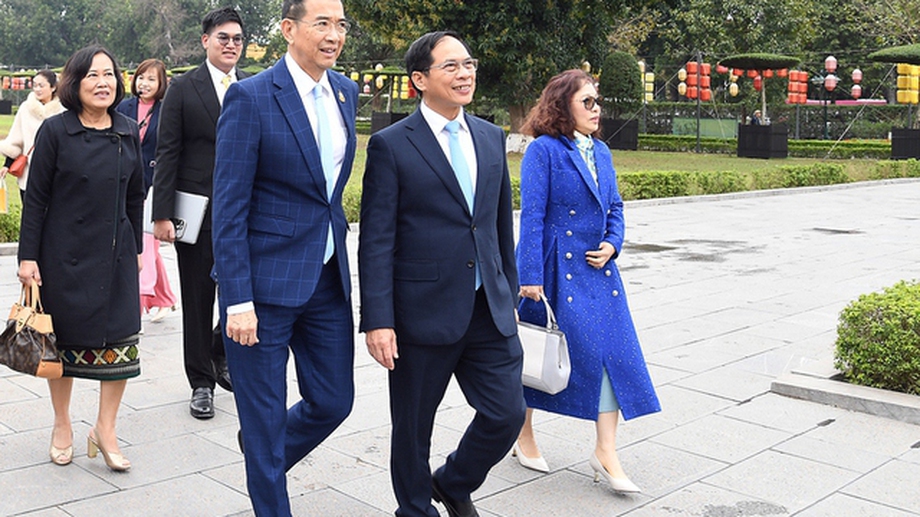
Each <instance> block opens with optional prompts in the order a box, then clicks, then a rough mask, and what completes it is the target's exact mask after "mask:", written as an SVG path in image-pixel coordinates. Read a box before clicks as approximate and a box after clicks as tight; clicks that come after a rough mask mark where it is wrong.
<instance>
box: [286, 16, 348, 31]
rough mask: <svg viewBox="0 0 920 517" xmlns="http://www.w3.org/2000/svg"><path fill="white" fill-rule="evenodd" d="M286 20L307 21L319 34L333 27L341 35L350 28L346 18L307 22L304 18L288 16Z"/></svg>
mask: <svg viewBox="0 0 920 517" xmlns="http://www.w3.org/2000/svg"><path fill="white" fill-rule="evenodd" d="M288 20H291V21H293V22H296V23H309V24H310V28H311V29H313V30H314V31H316V32H318V33H320V34H329V32H330V31H332V29H333V28H335V31H336V32H338V33H339V34H341V35H345V34H348V31H349V30H351V23H349V22H348V20H339V21H337V22H335V21H332V20H316V21H315V22H308V21H306V20H297V19H294V18H288Z"/></svg>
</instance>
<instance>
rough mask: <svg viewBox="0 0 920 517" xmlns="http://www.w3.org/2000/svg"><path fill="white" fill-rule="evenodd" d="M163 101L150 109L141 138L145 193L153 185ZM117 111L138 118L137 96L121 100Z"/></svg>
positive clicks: (132, 118)
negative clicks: (145, 128)
mask: <svg viewBox="0 0 920 517" xmlns="http://www.w3.org/2000/svg"><path fill="white" fill-rule="evenodd" d="M161 104H162V102H160V101H156V102H155V103H154V105H153V108H151V109H150V111H151V113H150V117H149V118H148V119H147V131H145V132H144V138H143V140H141V156H142V158H143V160H144V193H145V195H146V192H147V189H149V188H150V186H151V185H153V168H154V166H155V165H156V163H157V162H156V156H157V130H158V129H159V128H160V105H161ZM115 111H117V112H119V113H121V114H122V115H125V116H126V117H128V118H130V119H131V120H135V121H137V122H140V121H138V120H137V97H131V98H129V99H125V100H123V101H121V104H119V105H118V106H117V107H116V108H115Z"/></svg>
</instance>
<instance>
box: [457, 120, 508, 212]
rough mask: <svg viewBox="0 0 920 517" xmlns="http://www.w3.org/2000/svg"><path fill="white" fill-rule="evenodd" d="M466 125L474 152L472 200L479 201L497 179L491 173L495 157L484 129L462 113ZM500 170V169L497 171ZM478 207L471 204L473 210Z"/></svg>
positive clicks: (476, 204)
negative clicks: (474, 188) (474, 171)
mask: <svg viewBox="0 0 920 517" xmlns="http://www.w3.org/2000/svg"><path fill="white" fill-rule="evenodd" d="M464 117H465V118H466V124H467V126H468V127H469V128H470V135H471V136H472V137H473V149H475V151H476V191H475V193H474V196H475V197H474V199H475V200H480V199H484V198H485V194H484V193H485V192H489V189H490V188H492V187H491V184H492V182H493V181H494V180H496V179H498V178H496V176H495V175H494V174H492V171H493V170H494V167H493V166H492V165H493V162H491V161H490V160H491V158H492V157H493V156H494V155H495V153H494V152H492V149H491V144H492V143H491V142H490V141H489V138H488V136H487V135H486V128H485V126H484V125H483V124H481V123H480V121H479V120H476V119H474V118H472V117H469V116H467V115H466V113H464ZM499 170H501V169H499ZM478 206H479V203H474V204H473V210H474V211H475V210H476V208H477V207H478Z"/></svg>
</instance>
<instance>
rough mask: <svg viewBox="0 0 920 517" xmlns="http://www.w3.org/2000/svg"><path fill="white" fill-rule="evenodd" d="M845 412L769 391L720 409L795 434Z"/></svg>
mask: <svg viewBox="0 0 920 517" xmlns="http://www.w3.org/2000/svg"><path fill="white" fill-rule="evenodd" d="M846 413H848V412H847V411H846V410H843V409H838V408H835V407H831V406H825V405H823V404H816V403H814V402H807V401H804V400H796V399H791V398H788V397H783V396H781V395H776V394H774V393H767V394H765V395H763V396H760V397H756V398H754V399H753V400H751V401H750V402H746V403H744V404H739V405H736V406H732V407H729V408H726V409H723V410H722V411H719V414H720V415H724V416H728V417H731V418H736V419H738V420H744V421H746V422H752V423H755V424H760V425H763V426H767V427H770V428H773V429H779V430H781V431H786V432H790V433H795V434H798V433H803V432H805V431H807V430H809V429H813V428H814V427H815V426H816V425H817V424H818V423H820V422H824V421H826V420H828V419H834V418H839V417H840V416H841V415H845V414H846Z"/></svg>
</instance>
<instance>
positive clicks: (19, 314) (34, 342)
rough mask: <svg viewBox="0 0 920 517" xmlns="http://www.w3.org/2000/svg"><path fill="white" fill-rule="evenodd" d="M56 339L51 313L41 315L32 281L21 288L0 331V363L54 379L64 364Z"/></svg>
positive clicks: (35, 288)
mask: <svg viewBox="0 0 920 517" xmlns="http://www.w3.org/2000/svg"><path fill="white" fill-rule="evenodd" d="M56 341H57V338H56V337H55V335H54V328H53V326H52V325H51V315H50V314H45V312H44V309H43V308H42V302H41V298H40V295H39V290H38V284H37V283H36V282H35V281H34V280H33V281H32V285H31V286H30V287H28V288H27V287H25V286H23V287H22V294H21V295H20V297H19V301H18V302H16V303H14V304H13V308H12V309H10V317H9V320H7V322H6V329H5V330H4V331H3V333H2V334H0V364H5V365H7V366H9V367H10V368H11V369H13V370H15V371H17V372H21V373H27V374H29V375H34V376H36V377H42V378H45V379H58V378H60V377H61V376H62V375H63V374H64V364H63V363H62V362H61V358H60V356H59V355H58V350H57V347H56V346H55V342H56Z"/></svg>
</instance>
